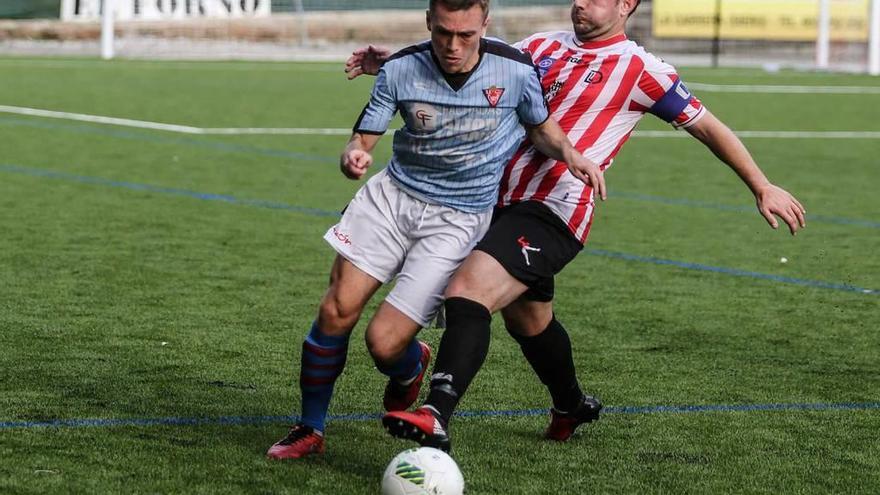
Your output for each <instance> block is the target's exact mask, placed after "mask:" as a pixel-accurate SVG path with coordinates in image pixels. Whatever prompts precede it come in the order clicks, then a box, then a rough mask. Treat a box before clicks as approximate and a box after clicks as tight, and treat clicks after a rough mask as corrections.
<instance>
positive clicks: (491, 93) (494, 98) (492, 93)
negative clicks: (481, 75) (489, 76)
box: [483, 86, 504, 108]
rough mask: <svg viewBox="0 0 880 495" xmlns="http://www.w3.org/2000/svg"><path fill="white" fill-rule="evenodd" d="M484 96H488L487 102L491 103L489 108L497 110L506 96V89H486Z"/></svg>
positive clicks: (494, 87) (493, 87)
mask: <svg viewBox="0 0 880 495" xmlns="http://www.w3.org/2000/svg"><path fill="white" fill-rule="evenodd" d="M483 94H484V95H485V96H486V100H488V101H489V106H491V107H492V108H495V107H497V106H498V102H499V101H501V97H502V96H503V95H504V88H499V87H497V86H492V87H490V88H487V89H484V90H483Z"/></svg>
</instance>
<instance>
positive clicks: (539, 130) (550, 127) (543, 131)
mask: <svg viewBox="0 0 880 495" xmlns="http://www.w3.org/2000/svg"><path fill="white" fill-rule="evenodd" d="M526 134H527V135H528V137H529V140H531V141H532V144H534V145H535V148H537V150H538V151H540V152H541V153H543V154H545V155H547V156H548V157H550V158H552V159H554V160H559V161H560V162H566V163H568V162H569V161H571V160H572V159H573V157H574V156H575V155H577V156H580V153H578V151H577V150H576V149H574V147H573V146H572V145H571V141H569V140H568V136H567V135H566V134H565V131H563V130H562V128H561V127H559V124H558V123H557V122H556V121H555V120H553V119H552V118H551V119H547V120H545V121H544V123H543V124H541V125H536V126H526Z"/></svg>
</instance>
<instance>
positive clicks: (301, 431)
mask: <svg viewBox="0 0 880 495" xmlns="http://www.w3.org/2000/svg"><path fill="white" fill-rule="evenodd" d="M323 453H324V435H321V434H320V433H318V432H316V431H315V429H314V428H312V427H311V426H306V425H304V424H297V425H294V426H292V427H291V428H290V431H288V432H287V436H285V437H284V438H282V439H281V440H279V441H278V442H277V443H275V445H273V446H272V447H271V448H269V451H268V452H266V457H268V458H269V459H279V460H280V459H299V458H300V457H305V456H308V455H317V454H323Z"/></svg>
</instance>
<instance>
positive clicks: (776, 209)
mask: <svg viewBox="0 0 880 495" xmlns="http://www.w3.org/2000/svg"><path fill="white" fill-rule="evenodd" d="M687 130H688V132H690V133H691V135H692V136H694V137H695V138H697V139H699V140H700V141H701V142H702V143H703V144H705V145H706V146H707V147H708V148H709V149H710V150H712V153H715V156H717V157H718V158H719V159H720V160H721V161H723V162H724V163H726V164H727V165H728V166H729V167H730V168H731V169H733V171H734V172H736V174H737V175H738V176H739V177H740V179H742V181H743V182H745V183H746V185H747V186H748V187H749V189H751V191H752V194H754V195H755V200H756V202H757V205H758V211H759V212H761V215H763V216H764V218H765V219H766V220H767V223H769V224H770V226H771V227H773V228H774V229H777V228H779V222H778V221H777V220H776V217H779V218H781V219H782V220H783V221H784V222H785V223H786V224H787V225H788V229H789V230H790V231H791V235H795V234H796V233H797V231H798V229H800V228H803V227H806V225H807V223H806V219H805V217H804V215H805V214H806V213H807V212H806V210H805V209H804V207H803V206H802V205H801V203H800V202H799V201H798V200H797V198H795V197H794V196H792V195H791V194H790V193H789V192H788V191H786V190H785V189H782V188H781V187H779V186H776V185H774V184H773V183H771V182H770V181H769V180H767V177H766V176H765V175H764V173H763V172H762V171H761V169H760V168H759V167H758V164H757V163H755V160H754V159H753V158H752V155H751V154H750V153H749V150H747V149H746V147H745V145H744V144H743V143H742V141H740V139H739V138H738V137H736V134H734V133H733V131H731V130H730V129H729V128H728V127H727V126H726V125H724V123H723V122H721V121H720V120H718V118H717V117H715V116H714V115H712V113H711V112H709V111H708V110H706V115H705V116H703V118H701V119H700V120H699V121H697V123H696V124H694V125H692V126H690V127H688V128H687Z"/></svg>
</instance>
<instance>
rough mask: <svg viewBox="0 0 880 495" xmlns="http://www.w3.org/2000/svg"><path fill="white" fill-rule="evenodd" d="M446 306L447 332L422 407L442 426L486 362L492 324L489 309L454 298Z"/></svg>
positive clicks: (447, 421)
mask: <svg viewBox="0 0 880 495" xmlns="http://www.w3.org/2000/svg"><path fill="white" fill-rule="evenodd" d="M445 307H446V331H445V332H444V333H443V338H442V339H441V340H440V348H439V349H438V350H437V360H436V361H435V362H434V374H433V375H432V376H431V392H430V393H429V394H428V398H427V400H425V405H428V406H431V407H433V408H434V409H436V410H437V411H438V412H439V413H440V419H441V421H442V422H443V424H444V425H445V424H447V423H449V418H451V417H452V413H453V412H454V411H455V407H456V406H457V405H458V401H459V400H460V399H461V397H462V396H463V395H464V393H465V391H467V388H468V385H470V383H471V381H472V380H473V379H474V376H476V374H477V372H478V371H480V367H481V366H482V365H483V361H485V360H486V354H488V352H489V340H490V332H491V324H492V314H491V313H490V312H489V309H488V308H486V307H485V306H483V305H482V304H480V303H478V302H475V301H471V300H470V299H465V298H462V297H453V298H450V299H447V300H446V303H445Z"/></svg>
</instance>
